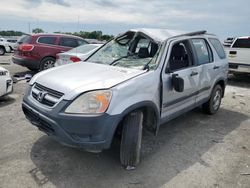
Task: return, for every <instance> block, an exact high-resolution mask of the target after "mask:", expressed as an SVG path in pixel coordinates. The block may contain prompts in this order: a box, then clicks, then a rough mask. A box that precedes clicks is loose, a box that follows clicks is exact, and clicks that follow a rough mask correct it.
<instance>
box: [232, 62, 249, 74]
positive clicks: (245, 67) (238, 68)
mask: <svg viewBox="0 0 250 188" xmlns="http://www.w3.org/2000/svg"><path fill="white" fill-rule="evenodd" d="M229 72H232V73H233V72H237V73H250V64H239V63H229Z"/></svg>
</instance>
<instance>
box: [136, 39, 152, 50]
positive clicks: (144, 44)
mask: <svg viewBox="0 0 250 188" xmlns="http://www.w3.org/2000/svg"><path fill="white" fill-rule="evenodd" d="M149 43H150V40H149V39H143V38H142V39H140V40H139V42H138V43H137V46H136V50H135V53H138V52H139V50H140V48H148V47H149Z"/></svg>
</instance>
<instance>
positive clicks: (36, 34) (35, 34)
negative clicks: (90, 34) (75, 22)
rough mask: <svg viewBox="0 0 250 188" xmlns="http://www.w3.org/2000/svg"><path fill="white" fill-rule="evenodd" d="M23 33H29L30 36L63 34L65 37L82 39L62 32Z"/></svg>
mask: <svg viewBox="0 0 250 188" xmlns="http://www.w3.org/2000/svg"><path fill="white" fill-rule="evenodd" d="M25 35H31V36H65V37H72V38H79V39H83V38H81V37H78V36H75V35H67V34H62V33H32V34H25Z"/></svg>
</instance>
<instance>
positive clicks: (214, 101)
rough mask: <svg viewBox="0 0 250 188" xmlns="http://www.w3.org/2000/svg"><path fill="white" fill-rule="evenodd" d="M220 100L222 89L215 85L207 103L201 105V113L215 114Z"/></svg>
mask: <svg viewBox="0 0 250 188" xmlns="http://www.w3.org/2000/svg"><path fill="white" fill-rule="evenodd" d="M221 99H222V88H221V86H220V85H216V86H215V87H214V89H213V91H212V94H211V96H210V99H209V101H207V102H206V103H204V104H203V105H202V108H203V111H204V112H205V113H207V114H210V115H212V114H215V113H216V112H217V111H218V110H219V108H220V104H221Z"/></svg>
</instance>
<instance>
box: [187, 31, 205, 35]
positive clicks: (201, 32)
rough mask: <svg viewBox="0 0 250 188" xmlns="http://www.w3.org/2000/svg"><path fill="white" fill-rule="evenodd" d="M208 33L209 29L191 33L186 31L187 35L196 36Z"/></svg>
mask: <svg viewBox="0 0 250 188" xmlns="http://www.w3.org/2000/svg"><path fill="white" fill-rule="evenodd" d="M206 33H207V31H206V30H203V31H195V32H191V33H186V34H184V35H185V36H195V35H204V34H206Z"/></svg>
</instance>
